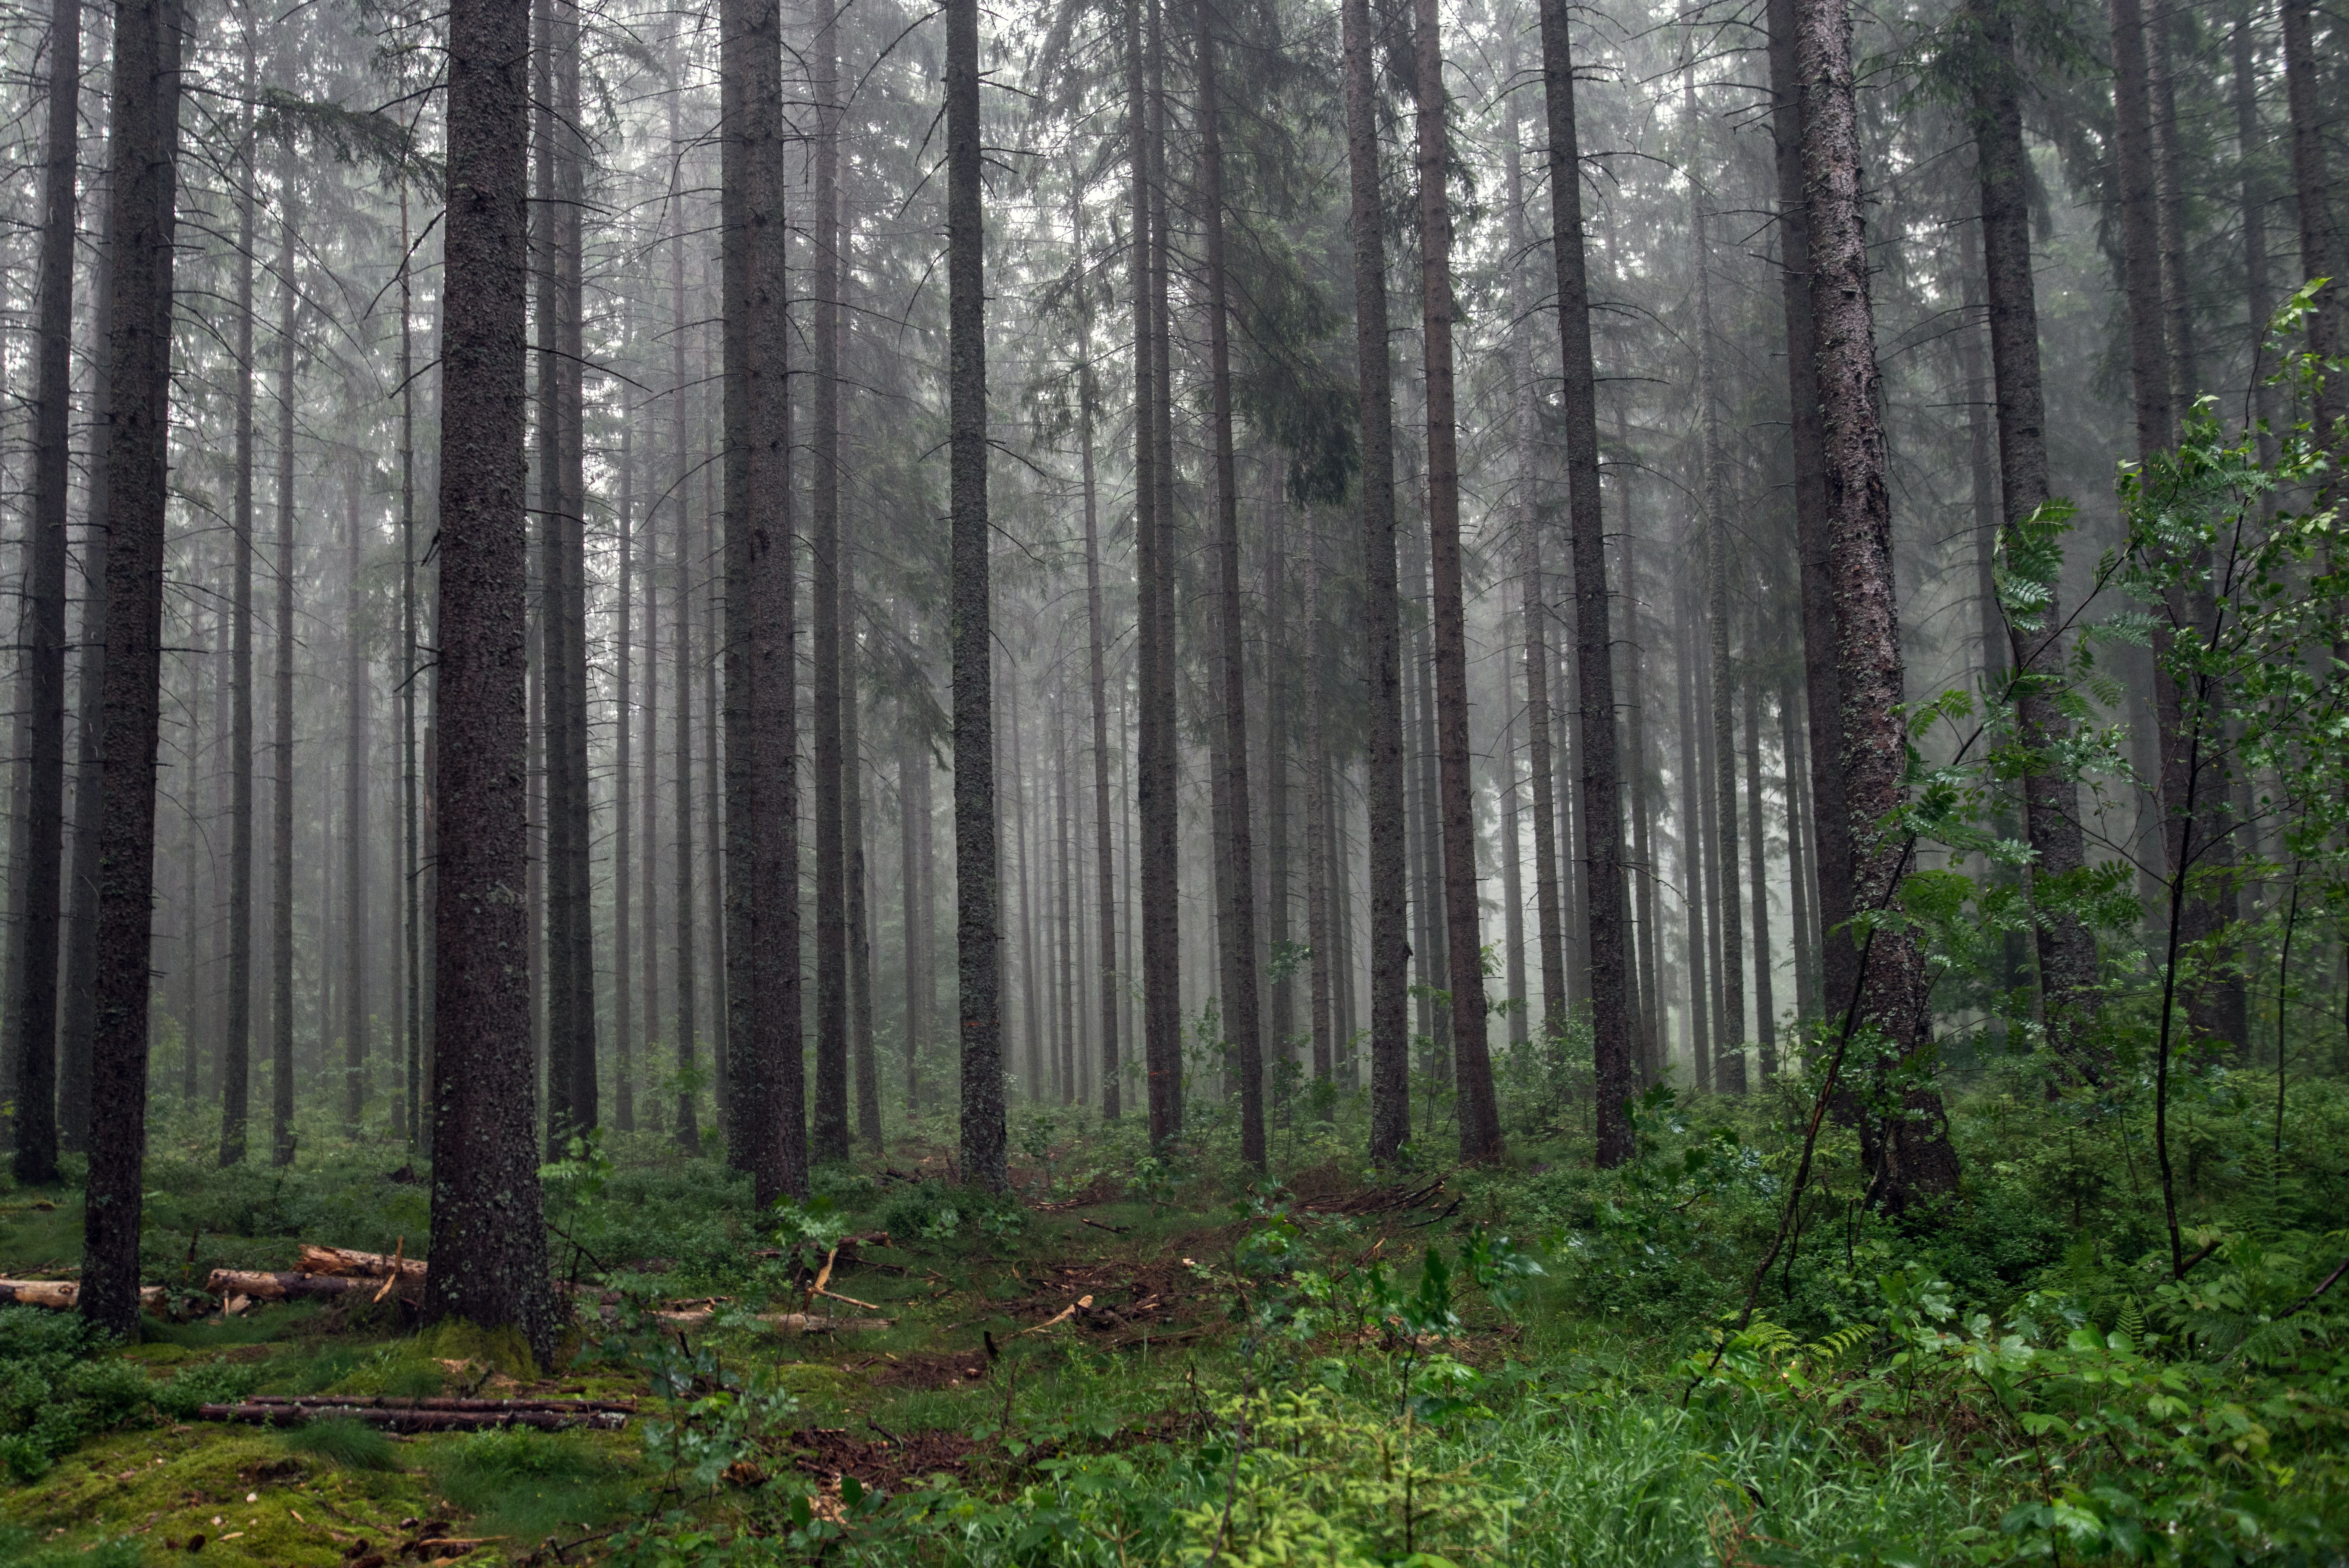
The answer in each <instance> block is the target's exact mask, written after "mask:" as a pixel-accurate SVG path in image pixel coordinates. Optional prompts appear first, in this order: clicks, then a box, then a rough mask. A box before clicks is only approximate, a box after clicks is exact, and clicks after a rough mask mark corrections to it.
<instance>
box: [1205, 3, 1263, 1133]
mask: <svg viewBox="0 0 2349 1568" xmlns="http://www.w3.org/2000/svg"><path fill="white" fill-rule="evenodd" d="M1211 4H1212V0H1193V7H1192V9H1193V16H1194V19H1195V23H1196V26H1197V33H1196V39H1195V48H1196V65H1197V69H1198V75H1199V101H1198V127H1199V172H1200V178H1199V196H1198V200H1199V207H1200V221H1201V224H1202V226H1203V227H1204V228H1205V229H1206V286H1207V298H1206V312H1207V373H1208V379H1209V400H1210V411H1209V415H1208V422H1209V429H1210V432H1211V439H1212V441H1213V449H1214V471H1213V483H1212V485H1211V487H1210V490H1211V495H1212V501H1211V504H1212V506H1213V509H1214V515H1215V519H1216V574H1217V577H1218V582H1217V592H1216V606H1217V614H1216V623H1217V625H1216V629H1217V631H1218V633H1219V640H1220V641H1221V643H1222V649H1221V652H1222V659H1221V665H1222V668H1221V670H1220V673H1221V675H1222V691H1221V696H1222V700H1223V742H1224V755H1223V767H1224V791H1225V810H1226V813H1228V826H1227V828H1226V837H1225V841H1224V844H1225V848H1224V853H1225V855H1226V857H1228V860H1229V863H1230V877H1231V892H1230V898H1228V899H1227V900H1226V904H1225V929H1224V931H1223V933H1222V935H1223V941H1224V946H1225V950H1226V954H1227V960H1226V961H1227V964H1228V966H1229V970H1230V972H1231V983H1230V984H1229V986H1227V987H1226V991H1227V994H1226V996H1225V998H1224V1026H1225V1031H1226V1034H1227V1035H1228V1037H1229V1038H1230V1040H1231V1043H1232V1045H1233V1048H1234V1054H1235V1058H1236V1064H1237V1071H1238V1073H1239V1079H1240V1085H1239V1087H1240V1158H1241V1160H1242V1161H1243V1162H1244V1163H1246V1164H1247V1166H1249V1167H1250V1168H1253V1169H1257V1170H1262V1169H1263V1168H1264V1163H1265V1141H1264V1039H1263V1034H1262V1032H1261V1028H1260V1021H1259V1019H1258V1018H1257V950H1256V941H1257V931H1256V872H1255V869H1254V856H1255V846H1254V844H1253V842H1252V838H1251V834H1250V831H1249V828H1250V815H1249V813H1250V805H1249V799H1248V753H1247V658H1246V643H1245V638H1244V634H1243V632H1242V629H1241V626H1240V606H1241V599H1240V524H1239V493H1238V480H1237V472H1236V469H1235V465H1234V459H1233V452H1232V363H1231V340H1230V321H1229V317H1228V314H1227V311H1226V305H1225V278H1224V152H1223V138H1222V127H1221V121H1222V119H1223V114H1222V108H1221V105H1220V104H1218V102H1217V101H1216V95H1217V93H1218V91H1219V90H1220V89H1219V88H1217V86H1216V39H1215V32H1214V28H1213V26H1211V24H1210V22H1209V20H1208V17H1209V6H1210V5H1211Z"/></svg>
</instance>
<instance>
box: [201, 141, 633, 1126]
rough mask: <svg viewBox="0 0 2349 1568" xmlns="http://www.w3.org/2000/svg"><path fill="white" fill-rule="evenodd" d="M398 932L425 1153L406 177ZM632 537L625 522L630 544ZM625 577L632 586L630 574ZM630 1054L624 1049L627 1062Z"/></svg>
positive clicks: (411, 1121)
mask: <svg viewBox="0 0 2349 1568" xmlns="http://www.w3.org/2000/svg"><path fill="white" fill-rule="evenodd" d="M399 235H400V247H399V254H400V263H399V620H400V671H399V673H400V680H399V826H400V836H399V844H400V861H399V872H400V875H399V886H400V923H399V929H400V977H401V983H402V985H403V987H404V990H405V993H406V998H407V1005H406V1006H405V1007H404V1008H403V1009H402V1017H403V1019H404V1021H405V1029H404V1033H403V1038H402V1041H401V1044H402V1046H403V1047H404V1050H403V1057H404V1062H403V1065H404V1068H405V1072H404V1074H403V1078H404V1082H403V1085H402V1088H403V1090H404V1092H403V1094H402V1095H401V1096H400V1098H401V1101H402V1106H401V1109H402V1111H403V1112H404V1115H403V1116H402V1117H401V1120H402V1123H403V1124H404V1127H405V1130H406V1132H407V1136H408V1147H409V1149H410V1150H411V1151H418V1152H420V1151H421V1149H422V1147H423V1145H424V1005H425V997H424V962H423V959H424V934H423V929H422V926H423V907H422V901H421V898H420V891H419V884H420V883H421V882H422V881H423V878H424V852H423V847H424V846H423V842H422V840H421V838H420V837H419V834H420V832H421V831H422V822H421V816H420V798H419V797H420V794H421V790H422V781H421V780H420V779H419V777H418V774H417V762H418V759H417V746H416V689H417V687H418V685H419V684H420V683H421V682H422V681H423V680H424V679H425V677H424V672H423V668H422V663H421V659H420V650H421V647H422V643H421V631H422V628H421V626H420V625H419V616H418V604H417V597H416V344H415V325H414V321H415V301H414V296H413V293H412V289H411V283H410V279H409V259H410V254H411V251H412V248H413V246H412V239H411V236H410V234H409V213H408V182H407V181H406V180H405V179H404V178H403V179H402V180H401V181H400V184H399ZM622 538H623V540H624V541H625V539H626V529H625V521H624V524H623V533H622ZM622 576H623V579H624V580H625V578H626V573H625V572H624V573H623V574H622ZM623 619H624V620H625V616H624V617H623ZM621 646H622V647H623V648H624V649H625V648H626V638H625V636H624V637H623V639H622V644H621ZM620 709H621V713H622V722H621V728H622V732H623V733H624V734H625V733H626V711H627V702H626V699H625V698H623V700H622V701H621V703H620ZM246 728H247V730H248V732H249V731H250V729H251V721H250V720H249V719H248V720H247V722H246ZM625 754H626V753H623V755H625ZM626 772H627V770H626V764H625V763H624V764H623V765H622V768H621V776H622V777H624V778H625V777H626ZM623 815H625V813H624V814H623ZM620 863H621V865H622V866H624V867H625V866H626V864H627V855H626V851H625V849H623V851H622V854H621V856H620ZM623 909H625V904H624V905H623ZM626 924H627V922H626V916H625V914H624V915H623V917H622V919H621V929H623V930H625V929H626ZM624 941H625V939H624ZM621 951H622V954H623V958H622V961H621V966H620V967H621V972H622V973H624V974H625V973H626V971H627V964H626V956H625V955H626V947H625V946H623V948H622V950H621ZM624 992H625V988H624ZM622 1056H623V1058H624V1059H625V1057H626V1051H625V1050H623V1052H622Z"/></svg>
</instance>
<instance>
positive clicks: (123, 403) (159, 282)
mask: <svg viewBox="0 0 2349 1568" xmlns="http://www.w3.org/2000/svg"><path fill="white" fill-rule="evenodd" d="M180 49H181V12H180V6H179V0H118V4H117V6H116V10H115V25H114V90H113V100H114V101H113V138H112V140H113V146H112V160H111V161H112V165H113V169H114V177H113V184H112V189H111V191H110V192H109V202H111V205H112V208H113V213H112V217H111V221H110V226H109V231H108V232H109V234H110V235H111V236H112V247H111V248H112V252H113V265H112V268H111V270H110V275H109V278H108V283H107V287H108V292H109V295H110V296H111V304H110V307H109V321H110V324H111V327H112V339H111V341H110V342H109V344H108V346H107V350H106V352H107V355H108V358H109V361H110V363H111V370H110V378H111V381H110V389H111V400H110V402H109V409H108V422H109V427H110V429H109V439H108V442H107V454H106V462H107V498H108V514H107V524H108V527H109V530H110V532H111V535H112V539H111V542H110V545H109V549H108V552H107V558H106V589H107V602H108V606H109V611H108V615H107V623H106V631H107V645H106V677H105V680H106V685H105V703H104V718H103V721H102V722H103V723H104V725H105V730H104V738H105V753H104V761H103V763H101V775H100V778H101V787H102V788H103V789H104V791H105V800H104V804H103V806H102V808H101V809H102V814H103V815H102V823H101V826H100V830H99V838H98V882H99V888H98V969H97V992H98V1013H97V1026H96V1030H95V1032H94V1033H93V1035H92V1039H91V1074H90V1087H91V1097H90V1142H89V1147H90V1161H89V1177H88V1201H87V1206H86V1208H85V1209H84V1211H83V1224H82V1276H81V1311H82V1314H83V1315H84V1316H85V1317H87V1318H88V1319H89V1320H90V1321H91V1322H92V1323H93V1324H97V1325H98V1327H100V1328H102V1329H105V1330H106V1331H108V1332H109V1333H111V1334H124V1335H128V1334H136V1333H137V1332H138V1328H139V1217H140V1194H141V1189H142V1185H143V1172H144V1165H145V1159H146V1153H147V1044H148V1023H147V1002H148V975H149V972H150V956H149V948H150V942H149V937H150V931H151V929H152V927H153V924H154V885H155V779H156V767H155V763H156V742H157V736H158V732H159V729H160V693H161V687H160V680H161V672H162V620H163V530H164V518H165V512H166V507H167V503H168V496H169V457H170V444H171V442H170V437H171V249H172V244H173V237H174V235H173V218H174V212H173V198H174V191H175V187H176V183H177V180H176V175H177V170H178V163H179V149H180Z"/></svg>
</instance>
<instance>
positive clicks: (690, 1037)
mask: <svg viewBox="0 0 2349 1568" xmlns="http://www.w3.org/2000/svg"><path fill="white" fill-rule="evenodd" d="M669 117H670V118H669V144H670V146H671V147H672V148H674V149H678V150H679V155H678V157H677V159H676V161H674V162H672V163H671V164H670V171H669V224H670V229H669V270H668V286H669V361H668V364H669V396H670V399H671V402H670V409H671V416H670V417H671V419H672V421H674V423H673V425H672V438H673V441H674V445H673V446H672V448H671V451H670V454H669V465H670V466H669V472H670V475H671V478H670V482H669V483H670V489H669V496H670V503H669V504H670V509H671V512H672V514H673V515H674V516H675V517H676V519H677V525H676V529H675V538H676V542H677V543H676V550H677V556H676V565H675V566H674V567H673V568H672V569H673V570H674V572H675V573H676V577H675V580H674V582H673V584H672V585H671V586H672V588H673V591H674V593H675V596H676V597H675V598H674V599H673V600H672V603H673V605H674V606H675V607H674V609H673V610H672V611H671V613H670V619H671V621H672V622H673V623H674V629H673V630H672V631H671V632H670V637H671V639H672V648H673V649H674V651H673V653H672V654H671V659H672V660H673V662H674V665H675V668H674V670H673V671H672V673H673V674H674V675H675V676H676V679H677V733H676V737H675V739H674V741H673V742H671V743H672V745H673V746H674V748H675V767H676V770H677V771H676V774H675V778H676V795H677V867H676V895H677V898H676V919H677V928H676V929H677V938H676V940H677V1018H676V1033H677V1071H678V1090H677V1141H678V1147H680V1148H683V1149H684V1150H686V1151H687V1152H688V1153H689V1154H698V1153H700V1152H701V1114H700V1105H701V1091H700V1089H699V1088H698V1086H697V1085H695V1083H694V1080H695V1078H697V1077H698V1076H699V1070H700V1063H699V1046H700V1042H699V1038H698V1036H699V1034H700V1029H701V1025H700V1020H699V1019H698V1017H697V1016H696V1012H697V1006H698V1002H699V1000H700V999H699V996H698V993H697V981H698V972H697V971H696V968H695V957H694V946H695V944H694V921H695V919H696V917H697V916H698V913H699V911H698V909H695V908H694V904H695V897H694V842H693V833H694V828H693V672H694V671H693V666H694V649H695V643H694V635H693V556H694V548H693V546H694V530H693V517H692V514H693V506H692V499H691V498H692V495H693V484H692V479H693V461H692V457H691V455H690V449H689V447H688V440H687V437H688V431H690V429H691V428H692V418H691V412H690V404H689V403H688V398H689V397H690V396H691V394H690V392H689V391H688V388H687V384H686V379H685V375H686V372H685V337H686V322H687V314H686V297H685V234H686V221H685V191H684V161H683V158H682V156H681V149H682V141H681V139H680V138H679V136H678V129H677V118H676V117H677V96H676V95H674V94H672V95H671V96H670V99H669ZM648 597H649V596H648ZM713 761H714V759H713ZM713 771H714V770H713ZM650 804H651V803H650V802H649V801H647V807H648V808H649V806H650ZM646 831H647V838H646V844H645V849H646V853H647V854H648V855H649V854H650V853H651V851H652V841H651V836H650V835H651V827H650V824H649V823H647V830H646ZM711 831H712V832H713V833H714V832H715V831H716V829H715V827H714V826H713V827H712V829H711ZM649 902H650V901H649V900H647V905H648V906H649ZM649 912H650V910H649V908H647V913H649ZM655 946H656V947H657V944H655ZM651 961H652V955H651V954H650V953H647V964H648V965H649V963H650V962H651ZM653 989H654V987H653V983H652V980H651V978H650V977H649V976H648V977H647V981H646V991H647V999H648V1000H649V997H650V994H651V992H652V991H653ZM650 1033H651V1032H650V1030H647V1035H649V1034H650Z"/></svg>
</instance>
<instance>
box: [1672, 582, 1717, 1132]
mask: <svg viewBox="0 0 2349 1568" xmlns="http://www.w3.org/2000/svg"><path fill="white" fill-rule="evenodd" d="M1672 600H1673V602H1672V611H1673V614H1672V619H1673V627H1672V631H1673V637H1672V674H1673V679H1674V681H1675V684H1676V689H1677V691H1678V694H1679V697H1680V708H1679V720H1680V725H1679V728H1680V736H1679V740H1680V754H1679V756H1678V758H1677V759H1676V763H1677V765H1676V766H1675V767H1674V769H1673V772H1675V773H1676V774H1679V775H1680V786H1681V809H1680V822H1679V824H1678V826H1679V830H1680V831H1679V837H1680V856H1679V860H1680V864H1679V867H1677V869H1678V870H1679V872H1680V879H1681V919H1682V925H1683V926H1684V927H1685V929H1686V935H1687V939H1688V945H1687V949H1686V952H1685V955H1684V956H1685V962H1686V965H1687V971H1688V974H1687V979H1688V1014H1689V1078H1690V1081H1691V1082H1692V1083H1693V1084H1695V1085H1696V1086H1697V1087H1699V1088H1711V1087H1712V1086H1713V995H1712V990H1711V987H1712V984H1713V981H1712V970H1713V966H1712V964H1711V962H1710V961H1709V957H1710V954H1711V952H1712V944H1711V943H1710V942H1709V941H1708V940H1706V930H1705V918H1704V864H1705V857H1704V804H1703V796H1702V794H1701V792H1700V788H1699V785H1698V783H1697V781H1698V779H1699V777H1700V776H1701V775H1702V773H1703V771H1704V770H1703V768H1702V766H1701V765H1700V758H1699V755H1698V749H1697V739H1696V669H1695V665H1696V652H1695V647H1696V645H1695V640H1694V639H1693V637H1692V635H1691V631H1690V628H1689V624H1688V622H1689V612H1688V600H1689V595H1688V594H1687V592H1686V591H1685V585H1683V591H1682V592H1680V593H1677V594H1675V595H1673V597H1672Z"/></svg>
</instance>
